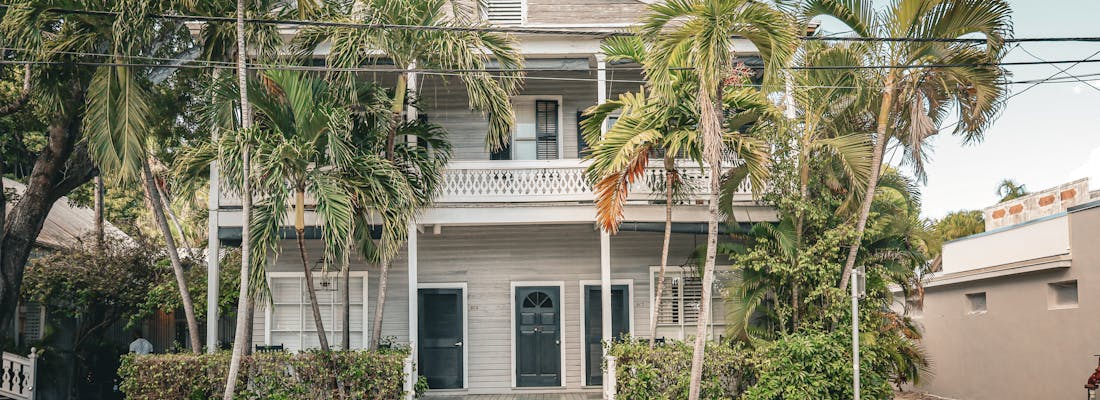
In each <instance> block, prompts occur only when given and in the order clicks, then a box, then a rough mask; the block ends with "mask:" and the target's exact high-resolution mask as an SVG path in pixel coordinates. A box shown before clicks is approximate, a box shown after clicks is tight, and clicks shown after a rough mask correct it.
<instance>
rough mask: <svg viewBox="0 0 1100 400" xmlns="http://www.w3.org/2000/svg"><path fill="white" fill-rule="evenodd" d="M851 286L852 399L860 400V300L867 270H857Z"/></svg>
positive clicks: (850, 283) (850, 282) (864, 286)
mask: <svg viewBox="0 0 1100 400" xmlns="http://www.w3.org/2000/svg"><path fill="white" fill-rule="evenodd" d="M852 274H853V276H852V279H851V280H850V281H849V283H848V284H849V286H851V288H852V399H853V400H859V399H860V397H859V298H860V297H862V296H863V292H864V290H865V288H866V282H867V281H866V279H867V275H866V270H865V269H864V268H863V267H859V268H856V269H855V271H853V272H852Z"/></svg>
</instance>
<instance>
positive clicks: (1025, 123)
mask: <svg viewBox="0 0 1100 400" xmlns="http://www.w3.org/2000/svg"><path fill="white" fill-rule="evenodd" d="M1009 3H1010V4H1011V5H1012V8H1013V25H1014V33H1015V36H1016V37H1019V38H1030V37H1068V36H1100V31H1098V30H1097V29H1096V17H1097V16H1100V1H1097V0H1010V1H1009ZM822 29H824V30H825V31H826V32H840V31H845V30H847V29H844V28H842V27H841V26H840V24H839V23H838V22H836V21H835V20H822ZM1025 49H1026V50H1027V51H1030V52H1031V53H1034V54H1035V55H1036V56H1038V57H1040V58H1042V59H1044V60H1048V61H1050V60H1070V59H1074V60H1076V59H1084V58H1092V59H1100V53H1097V54H1093V53H1096V52H1100V43H1024V44H1021V46H1020V48H1016V49H1013V50H1012V51H1011V52H1010V53H1009V54H1008V56H1007V57H1006V58H1005V61H1037V60H1036V59H1035V58H1033V57H1032V56H1031V55H1029V54H1027V53H1026V52H1024V50H1025ZM1070 65H1072V64H1058V65H1057V66H1058V67H1061V68H1063V69H1065V68H1068V67H1069V66H1070ZM1009 70H1010V71H1011V72H1012V74H1013V76H1012V77H1011V78H1010V79H1011V80H1014V81H1022V80H1034V79H1044V78H1047V77H1049V76H1051V75H1053V74H1054V73H1057V72H1058V70H1057V69H1056V68H1055V66H1051V65H1036V66H1015V67H1010V69H1009ZM1068 71H1069V72H1070V73H1072V74H1074V75H1082V74H1100V63H1091V64H1079V65H1077V66H1075V67H1073V68H1072V69H1068ZM1083 79H1084V80H1086V81H1089V80H1090V79H1091V80H1092V81H1091V82H1089V83H1090V84H1091V85H1092V86H1094V87H1090V86H1089V85H1088V84H1085V83H1080V82H1072V83H1052V84H1043V85H1039V86H1036V87H1034V88H1031V89H1029V90H1027V92H1026V93H1023V94H1020V95H1018V96H1016V97H1013V98H1012V99H1010V100H1009V101H1008V104H1007V105H1006V107H1005V108H1004V111H1003V112H1002V114H1001V116H1000V118H999V119H998V120H997V121H996V122H995V123H994V125H993V126H992V127H991V128H990V129H989V130H987V131H986V134H985V141H984V142H982V143H979V144H975V145H969V146H964V145H963V144H962V141H961V140H960V139H958V138H955V137H951V136H948V135H946V133H945V134H941V135H940V136H939V137H936V138H933V139H932V141H931V144H932V145H933V146H934V153H933V154H932V159H931V162H930V163H929V166H928V168H927V169H928V183H927V185H926V186H925V187H923V189H922V191H921V192H922V193H923V198H924V207H923V211H924V215H925V216H927V217H935V218H938V217H941V216H943V215H944V214H946V213H948V212H950V211H953V210H959V209H981V208H983V207H986V206H989V205H992V204H994V203H995V202H996V201H997V200H998V198H997V196H996V194H995V193H994V192H995V190H996V187H997V184H998V183H999V182H1000V181H1001V179H1004V178H1010V179H1014V180H1016V181H1018V182H1020V183H1023V184H1025V185H1027V188H1028V189H1029V190H1032V191H1036V190H1042V189H1045V188H1048V187H1052V186H1055V185H1058V184H1060V183H1064V182H1068V181H1071V180H1075V179H1078V178H1083V177H1090V178H1092V181H1091V183H1090V186H1091V190H1097V189H1100V75H1098V76H1093V77H1090V78H1083ZM1027 87H1028V85H1010V87H1009V93H1010V94H1011V93H1017V92H1020V91H1021V90H1023V89H1025V88H1027ZM898 158H900V156H899V157H898Z"/></svg>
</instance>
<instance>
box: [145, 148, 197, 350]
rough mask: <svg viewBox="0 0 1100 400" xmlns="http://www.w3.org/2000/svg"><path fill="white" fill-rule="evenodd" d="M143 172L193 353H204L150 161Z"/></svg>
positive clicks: (177, 252) (146, 193) (181, 267)
mask: <svg viewBox="0 0 1100 400" xmlns="http://www.w3.org/2000/svg"><path fill="white" fill-rule="evenodd" d="M141 172H142V175H143V178H144V179H143V181H144V184H143V185H142V186H144V187H145V196H146V197H148V198H149V204H150V206H151V207H152V209H153V217H154V218H155V219H156V222H157V228H158V229H160V233H161V234H162V235H164V244H165V246H166V247H167V249H168V259H169V260H170V261H171V263H172V273H174V274H175V275H176V286H179V291H180V299H181V300H182V303H183V314H184V316H186V318H187V332H188V334H189V335H190V336H191V352H192V353H195V354H198V353H201V352H202V343H201V342H199V322H198V320H196V319H195V303H193V302H192V301H191V292H189V291H188V290H187V278H186V277H184V275H183V263H181V262H180V254H179V250H178V249H176V241H175V239H173V238H172V230H171V229H170V228H169V227H168V220H167V218H165V216H164V208H163V207H164V204H163V203H161V195H160V192H159V191H158V190H157V187H156V184H155V183H154V182H153V173H152V170H151V168H149V160H148V159H146V160H145V161H142V164H141Z"/></svg>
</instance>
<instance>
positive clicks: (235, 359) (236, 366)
mask: <svg viewBox="0 0 1100 400" xmlns="http://www.w3.org/2000/svg"><path fill="white" fill-rule="evenodd" d="M244 4H245V0H237V84H238V85H240V93H241V127H242V128H243V129H244V130H246V131H247V130H250V129H251V128H252V113H251V110H250V106H249V104H248V70H246V69H245V61H246V58H247V56H248V51H247V48H246V47H245V44H244V34H245V32H244ZM242 147H243V148H242V149H241V161H242V163H243V168H242V169H243V171H242V174H241V176H242V177H243V179H242V180H241V192H242V193H241V214H242V217H243V221H242V222H241V288H240V293H239V296H240V298H239V299H238V301H237V327H236V333H235V334H234V335H233V355H232V356H231V357H230V359H229V374H228V375H229V376H228V377H227V378H226V380H225V392H224V393H222V399H223V400H233V395H234V394H235V393H236V390H237V374H238V373H239V372H240V370H241V356H242V355H243V352H244V348H243V347H244V346H245V342H246V341H247V338H245V334H246V332H245V329H242V328H243V327H244V326H245V325H246V324H249V323H250V321H248V320H247V319H246V318H247V314H248V313H247V312H242V310H247V309H248V306H249V292H250V290H249V289H250V286H249V282H248V278H249V274H250V271H249V269H250V267H251V264H250V263H251V261H252V245H251V243H250V242H251V240H252V234H251V232H250V231H251V222H252V183H251V179H250V177H251V174H252V168H251V165H250V163H251V162H252V158H251V157H252V155H251V149H249V147H250V145H249V144H245V145H244V146H242Z"/></svg>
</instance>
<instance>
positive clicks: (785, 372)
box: [745, 329, 893, 400]
mask: <svg viewBox="0 0 1100 400" xmlns="http://www.w3.org/2000/svg"><path fill="white" fill-rule="evenodd" d="M874 339H875V336H874V335H873V334H866V335H861V339H860V340H861V341H862V343H861V346H860V356H861V357H860V371H861V374H860V386H861V389H862V390H861V392H860V394H861V396H862V398H864V399H889V398H892V395H893V392H892V390H891V388H890V382H889V380H888V376H889V375H888V371H890V368H891V367H890V360H889V358H888V357H889V354H888V353H885V352H884V350H883V348H882V346H880V345H879V344H878V341H876V340H874ZM851 346H852V339H851V338H850V337H849V336H848V333H847V332H845V331H843V330H839V329H838V330H837V331H834V332H816V331H804V332H799V333H796V334H789V335H783V336H781V337H779V338H777V339H776V340H774V341H771V342H763V343H761V346H760V347H758V348H757V352H756V353H755V355H754V356H753V362H754V363H755V364H756V368H757V370H758V374H759V375H758V376H757V382H756V384H755V385H754V386H753V387H752V388H751V389H749V390H748V392H747V393H745V400H803V399H804V400H818V399H850V398H852V352H851Z"/></svg>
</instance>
